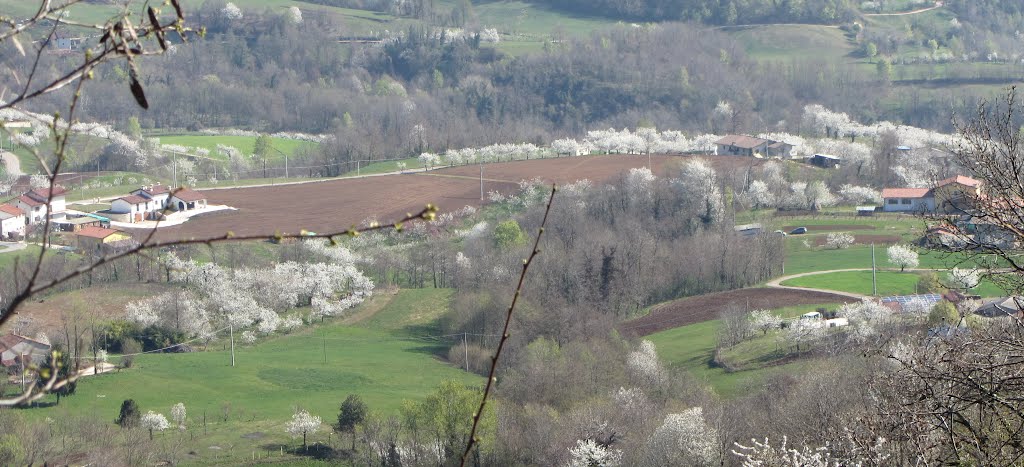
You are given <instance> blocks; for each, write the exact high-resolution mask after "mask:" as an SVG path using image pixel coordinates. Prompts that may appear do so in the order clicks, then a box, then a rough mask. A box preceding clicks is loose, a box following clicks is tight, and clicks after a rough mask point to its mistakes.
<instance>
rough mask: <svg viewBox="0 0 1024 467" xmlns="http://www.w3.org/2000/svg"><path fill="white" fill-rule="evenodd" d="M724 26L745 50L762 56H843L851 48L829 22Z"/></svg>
mask: <svg viewBox="0 0 1024 467" xmlns="http://www.w3.org/2000/svg"><path fill="white" fill-rule="evenodd" d="M724 30H725V31H726V32H727V33H728V34H729V35H730V36H732V37H733V38H734V39H736V40H737V41H739V42H740V43H741V44H743V46H744V49H745V50H746V52H747V54H749V55H750V56H751V57H753V58H757V59H762V60H789V59H799V58H806V57H816V58H823V59H833V60H846V58H845V57H846V56H847V55H848V54H849V53H850V52H851V51H852V50H853V49H854V47H853V46H852V45H850V43H849V41H848V40H847V38H846V36H845V35H844V33H843V31H841V30H840V29H839V28H836V27H832V26H818V25H790V24H770V25H758V26H743V27H736V28H726V29H724Z"/></svg>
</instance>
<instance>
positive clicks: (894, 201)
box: [889, 198, 900, 204]
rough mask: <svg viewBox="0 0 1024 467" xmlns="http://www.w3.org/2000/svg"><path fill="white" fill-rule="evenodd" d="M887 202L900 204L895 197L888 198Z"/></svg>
mask: <svg viewBox="0 0 1024 467" xmlns="http://www.w3.org/2000/svg"><path fill="white" fill-rule="evenodd" d="M889 204H900V200H898V199H896V198H889Z"/></svg>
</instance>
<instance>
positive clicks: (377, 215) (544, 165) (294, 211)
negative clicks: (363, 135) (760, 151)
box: [136, 155, 761, 241]
mask: <svg viewBox="0 0 1024 467" xmlns="http://www.w3.org/2000/svg"><path fill="white" fill-rule="evenodd" d="M689 159H692V157H690V156H652V158H651V161H652V165H653V166H654V172H655V173H656V174H659V175H661V174H664V173H665V171H666V170H668V168H669V167H671V166H672V165H673V164H678V163H681V162H682V161H684V160H689ZM706 160H708V161H709V162H710V163H711V165H712V166H714V167H715V168H716V169H718V170H719V171H720V172H721V171H728V170H734V169H737V168H741V167H750V166H754V165H758V164H760V163H761V160H759V159H752V158H745V157H708V158H707V159H706ZM646 165H647V156H620V155H614V156H586V157H565V158H560V159H540V160H532V161H516V162H505V163H495V164H486V165H484V179H485V182H484V190H485V191H488V192H489V191H499V192H502V193H504V194H509V193H512V192H514V191H515V190H517V189H518V186H517V184H518V183H519V181H521V180H524V179H533V178H536V177H539V178H541V179H543V180H545V181H547V182H556V183H567V182H572V181H576V180H579V179H584V178H586V179H590V180H591V181H594V182H598V183H601V182H607V181H610V180H614V179H615V178H616V177H618V176H619V175H620V174H623V173H626V172H628V171H629V169H631V168H635V167H644V166H646ZM479 176H480V168H479V166H476V165H472V166H462V167H453V168H447V169H440V170H435V171H431V172H428V173H423V174H415V175H412V174H407V175H385V176H376V177H365V178H351V179H340V180H331V181H326V182H318V183H304V184H296V185H280V186H267V187H254V188H233V189H224V190H207V191H205V194H206V195H207V196H208V199H209V202H210V204H225V205H228V206H232V207H235V208H237V209H238V210H237V211H221V212H214V213H210V214H209V215H203V216H198V217H195V218H193V219H191V220H189V221H188V222H186V223H185V224H182V225H180V226H175V227H166V228H161V229H160V232H159V233H158V235H156V239H157V240H159V241H169V240H174V239H186V238H196V239H206V238H213V237H217V236H222V235H224V234H225V233H227V232H228V231H231V232H233V233H234V234H235V235H266V236H271V235H273V234H274V233H275V232H278V231H280V232H281V233H297V232H299V231H301V230H303V229H305V230H308V231H312V232H321V233H323V232H332V231H341V230H345V229H347V228H349V227H351V226H352V225H355V224H359V223H361V222H363V221H364V220H368V219H374V220H379V221H382V222H386V221H391V220H396V219H399V218H401V217H402V216H403V215H404V214H405V213H407V212H417V211H419V210H420V209H422V208H423V206H425V205H426V204H427V203H434V204H436V205H438V206H439V207H440V209H441V210H442V212H443V211H450V210H456V209H459V208H461V207H463V206H466V205H471V206H479V205H480V204H481V201H480V181H479ZM136 234H137V236H142V235H145V233H144V232H142V231H140V232H137V233H136Z"/></svg>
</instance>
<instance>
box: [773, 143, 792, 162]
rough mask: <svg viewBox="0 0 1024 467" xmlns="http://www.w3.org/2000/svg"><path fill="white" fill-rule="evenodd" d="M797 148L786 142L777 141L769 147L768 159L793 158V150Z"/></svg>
mask: <svg viewBox="0 0 1024 467" xmlns="http://www.w3.org/2000/svg"><path fill="white" fill-rule="evenodd" d="M795 148H796V146H794V145H792V144H789V143H787V142H785V141H776V142H774V143H772V144H769V145H768V157H781V158H783V159H788V158H790V157H792V156H793V149H795Z"/></svg>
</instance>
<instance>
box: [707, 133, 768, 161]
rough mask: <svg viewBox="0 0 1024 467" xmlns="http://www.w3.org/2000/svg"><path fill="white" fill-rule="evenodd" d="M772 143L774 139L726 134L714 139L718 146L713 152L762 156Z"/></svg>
mask: <svg viewBox="0 0 1024 467" xmlns="http://www.w3.org/2000/svg"><path fill="white" fill-rule="evenodd" d="M773 143H775V141H772V140H770V139H761V138H756V137H753V136H747V135H726V136H724V137H722V138H721V139H719V140H718V141H715V144H716V145H717V146H718V148H717V150H716V152H715V154H718V155H719V156H755V155H761V156H764V155H766V154H768V146H769V145H771V144H773Z"/></svg>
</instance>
